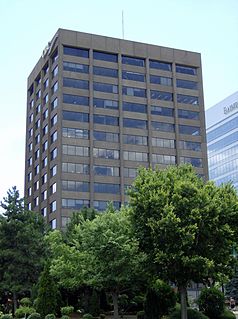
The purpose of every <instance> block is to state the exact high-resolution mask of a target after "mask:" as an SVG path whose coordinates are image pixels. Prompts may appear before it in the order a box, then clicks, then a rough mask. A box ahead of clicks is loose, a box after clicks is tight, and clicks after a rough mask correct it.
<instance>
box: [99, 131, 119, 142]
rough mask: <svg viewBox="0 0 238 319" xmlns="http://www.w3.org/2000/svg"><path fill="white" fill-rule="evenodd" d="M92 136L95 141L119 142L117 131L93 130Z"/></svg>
mask: <svg viewBox="0 0 238 319" xmlns="http://www.w3.org/2000/svg"><path fill="white" fill-rule="evenodd" d="M93 137H94V139H95V140H96V141H106V142H115V143H118V142H119V134H118V133H110V132H101V131H94V132H93Z"/></svg>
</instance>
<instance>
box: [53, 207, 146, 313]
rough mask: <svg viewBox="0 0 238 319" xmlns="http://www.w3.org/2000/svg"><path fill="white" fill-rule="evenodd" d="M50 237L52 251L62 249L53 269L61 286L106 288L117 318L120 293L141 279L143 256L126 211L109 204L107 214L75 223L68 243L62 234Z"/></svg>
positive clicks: (55, 258)
mask: <svg viewBox="0 0 238 319" xmlns="http://www.w3.org/2000/svg"><path fill="white" fill-rule="evenodd" d="M50 236H51V240H50V242H51V243H54V244H53V246H51V247H52V251H54V250H55V249H56V247H59V248H58V250H57V251H59V252H60V255H55V257H54V259H53V264H52V267H51V271H52V273H53V274H54V276H56V277H57V278H58V280H59V281H60V283H61V285H62V286H64V287H67V288H75V287H79V286H80V285H82V284H86V285H89V286H92V287H96V288H99V289H101V288H103V289H105V290H106V291H107V292H108V293H109V294H111V296H112V299H113V306H114V317H115V318H118V312H119V311H118V297H119V294H120V292H122V291H124V290H125V289H128V288H130V287H133V285H134V286H135V284H136V281H138V280H139V278H140V279H141V278H142V271H141V268H140V262H141V261H143V258H144V254H143V253H140V252H139V251H138V243H137V241H136V240H135V239H134V238H133V236H132V232H131V227H130V222H129V218H128V216H127V213H126V211H121V213H117V212H115V211H114V210H113V208H112V206H109V208H108V210H107V211H106V212H105V213H104V214H100V215H98V216H97V217H96V218H95V219H93V220H89V219H87V220H84V221H83V222H82V223H80V224H79V225H76V226H75V229H74V232H72V238H71V242H70V243H69V241H68V243H67V244H66V243H63V242H62V240H61V239H62V236H61V235H60V234H59V233H58V234H54V238H52V237H53V236H52V234H51V235H50ZM51 245H52V244H51ZM61 252H62V254H61ZM69 277H70V279H69Z"/></svg>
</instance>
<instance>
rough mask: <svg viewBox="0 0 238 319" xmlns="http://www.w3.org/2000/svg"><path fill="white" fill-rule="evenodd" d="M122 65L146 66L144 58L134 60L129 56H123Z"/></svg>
mask: <svg viewBox="0 0 238 319" xmlns="http://www.w3.org/2000/svg"><path fill="white" fill-rule="evenodd" d="M122 63H123V64H130V65H136V66H145V59H142V58H134V57H129V56H125V55H123V56H122Z"/></svg>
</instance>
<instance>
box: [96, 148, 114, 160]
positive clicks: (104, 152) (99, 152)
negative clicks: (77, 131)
mask: <svg viewBox="0 0 238 319" xmlns="http://www.w3.org/2000/svg"><path fill="white" fill-rule="evenodd" d="M93 156H94V157H96V158H106V159H119V151H118V150H109V149H105V148H94V149H93Z"/></svg>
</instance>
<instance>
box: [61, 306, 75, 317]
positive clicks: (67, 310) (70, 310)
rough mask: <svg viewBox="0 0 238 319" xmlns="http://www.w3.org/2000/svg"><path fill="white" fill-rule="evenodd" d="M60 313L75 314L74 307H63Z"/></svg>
mask: <svg viewBox="0 0 238 319" xmlns="http://www.w3.org/2000/svg"><path fill="white" fill-rule="evenodd" d="M60 312H61V314H62V315H67V316H68V315H70V314H71V313H73V312H74V307H73V306H66V307H61V308H60Z"/></svg>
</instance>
